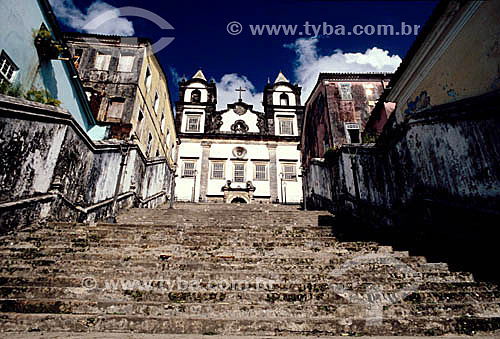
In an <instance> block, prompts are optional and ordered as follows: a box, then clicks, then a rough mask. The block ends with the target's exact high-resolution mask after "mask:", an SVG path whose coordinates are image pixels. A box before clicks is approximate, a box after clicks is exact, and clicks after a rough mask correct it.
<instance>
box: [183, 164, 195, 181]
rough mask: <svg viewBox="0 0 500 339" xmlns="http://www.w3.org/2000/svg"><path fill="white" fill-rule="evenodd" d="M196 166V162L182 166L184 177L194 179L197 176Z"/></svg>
mask: <svg viewBox="0 0 500 339" xmlns="http://www.w3.org/2000/svg"><path fill="white" fill-rule="evenodd" d="M195 165H196V163H195V162H194V161H185V162H184V164H183V166H182V176H183V177H185V178H193V177H194V174H195Z"/></svg>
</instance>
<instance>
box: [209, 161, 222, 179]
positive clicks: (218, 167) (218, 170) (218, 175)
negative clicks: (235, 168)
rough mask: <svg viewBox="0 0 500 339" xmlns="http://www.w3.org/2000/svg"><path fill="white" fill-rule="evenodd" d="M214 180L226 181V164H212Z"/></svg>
mask: <svg viewBox="0 0 500 339" xmlns="http://www.w3.org/2000/svg"><path fill="white" fill-rule="evenodd" d="M212 179H224V163H223V162H214V163H212Z"/></svg>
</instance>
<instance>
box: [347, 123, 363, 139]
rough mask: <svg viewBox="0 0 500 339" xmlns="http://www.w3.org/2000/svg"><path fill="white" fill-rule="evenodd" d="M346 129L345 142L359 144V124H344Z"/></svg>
mask: <svg viewBox="0 0 500 339" xmlns="http://www.w3.org/2000/svg"><path fill="white" fill-rule="evenodd" d="M345 128H346V131H347V135H346V136H347V142H349V143H351V144H359V143H361V138H360V133H359V125H358V124H346V125H345Z"/></svg>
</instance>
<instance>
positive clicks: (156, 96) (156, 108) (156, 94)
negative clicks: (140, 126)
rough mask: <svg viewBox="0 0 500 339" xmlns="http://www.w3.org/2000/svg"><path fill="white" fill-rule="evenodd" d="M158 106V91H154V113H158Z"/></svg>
mask: <svg viewBox="0 0 500 339" xmlns="http://www.w3.org/2000/svg"><path fill="white" fill-rule="evenodd" d="M158 108H160V96H159V95H158V92H156V93H155V104H154V110H155V113H157V114H158Z"/></svg>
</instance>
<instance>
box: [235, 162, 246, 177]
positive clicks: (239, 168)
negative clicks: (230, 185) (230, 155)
mask: <svg viewBox="0 0 500 339" xmlns="http://www.w3.org/2000/svg"><path fill="white" fill-rule="evenodd" d="M233 179H234V182H245V164H243V163H236V164H234V178H233Z"/></svg>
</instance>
